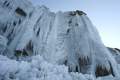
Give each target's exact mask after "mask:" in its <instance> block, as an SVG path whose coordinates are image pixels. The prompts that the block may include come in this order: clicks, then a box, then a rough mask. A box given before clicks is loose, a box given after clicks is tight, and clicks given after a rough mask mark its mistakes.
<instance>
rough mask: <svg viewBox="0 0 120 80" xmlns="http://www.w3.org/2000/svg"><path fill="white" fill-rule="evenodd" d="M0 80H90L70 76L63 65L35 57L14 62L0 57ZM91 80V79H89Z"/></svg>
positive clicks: (78, 76) (77, 75) (80, 76)
mask: <svg viewBox="0 0 120 80" xmlns="http://www.w3.org/2000/svg"><path fill="white" fill-rule="evenodd" d="M0 80H90V79H88V78H86V77H85V76H84V75H82V74H78V73H77V74H75V73H74V74H73V73H72V74H71V73H69V72H68V68H67V67H65V66H64V65H63V66H62V65H61V66H60V65H53V64H51V63H48V62H46V61H45V60H44V59H43V58H42V57H41V56H39V55H37V56H34V57H33V58H32V60H31V61H29V62H27V61H26V62H25V61H21V62H18V61H15V60H10V59H8V58H6V57H4V56H0ZM91 80H93V79H91Z"/></svg>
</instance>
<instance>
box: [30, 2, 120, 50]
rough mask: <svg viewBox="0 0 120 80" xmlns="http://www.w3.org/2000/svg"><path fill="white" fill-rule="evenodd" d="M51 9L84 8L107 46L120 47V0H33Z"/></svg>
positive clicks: (36, 3) (35, 3) (68, 9)
mask: <svg viewBox="0 0 120 80" xmlns="http://www.w3.org/2000/svg"><path fill="white" fill-rule="evenodd" d="M32 3H33V4H34V5H45V6H47V7H48V8H50V10H51V11H54V12H56V11H71V10H83V11H84V12H86V13H87V15H88V17H89V18H90V19H91V21H92V23H93V24H94V25H95V26H96V27H97V29H98V31H99V32H100V36H101V38H102V40H103V42H104V44H105V45H106V46H110V47H118V48H120V0H32Z"/></svg>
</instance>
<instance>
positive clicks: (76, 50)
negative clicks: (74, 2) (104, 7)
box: [0, 0, 120, 80]
mask: <svg viewBox="0 0 120 80" xmlns="http://www.w3.org/2000/svg"><path fill="white" fill-rule="evenodd" d="M0 14H1V15H0V54H1V56H0V68H1V69H0V70H3V71H2V72H3V73H0V79H1V80H2V79H3V78H5V79H6V80H7V79H8V77H9V78H10V76H11V75H12V78H13V77H14V76H17V77H16V79H15V80H28V79H29V77H28V76H32V78H31V80H38V79H37V78H36V77H35V76H37V75H38V74H39V67H42V66H44V67H45V69H43V70H45V72H47V71H46V70H47V69H49V68H47V67H46V66H48V65H49V66H52V67H51V68H50V70H51V69H52V68H55V69H56V70H55V72H53V73H52V72H51V71H49V70H48V72H49V73H48V74H46V73H45V74H44V75H43V74H42V73H40V74H41V75H40V74H39V75H38V77H41V78H39V79H43V80H49V79H52V78H53V80H54V79H55V80H56V79H58V78H57V76H59V78H60V79H58V80H78V79H79V77H80V78H82V76H83V79H85V80H89V79H87V78H86V77H84V76H85V75H83V74H87V75H89V76H90V75H92V76H94V77H99V76H108V75H111V76H113V77H117V78H118V77H119V73H120V72H119V71H118V69H119V66H118V62H119V59H118V58H119V57H116V55H112V53H113V50H111V49H109V48H106V47H105V45H104V44H103V43H102V41H101V39H100V36H99V33H98V31H97V30H96V28H95V27H94V25H93V24H92V22H91V21H90V19H89V18H88V17H87V14H86V13H84V12H83V11H79V10H76V11H68V12H61V11H59V12H57V13H54V12H51V11H50V10H49V9H48V8H47V7H45V6H40V7H39V6H37V7H34V6H33V5H32V4H31V3H30V2H29V1H27V0H0ZM117 52H118V53H117V54H119V50H117ZM115 53H116V52H115ZM113 54H114V53H113ZM2 55H4V56H7V57H9V58H10V59H14V60H10V59H8V58H7V57H5V58H2V57H3V56H2ZM39 55H40V56H39ZM32 56H38V58H39V57H43V60H42V61H44V62H45V63H44V62H43V63H44V64H43V65H42V64H41V63H36V64H35V63H32V62H31V61H32V60H34V58H33V57H32ZM15 59H16V60H17V61H16V60H15ZM23 60H24V61H23ZM37 61H41V60H37ZM32 64H33V65H35V66H34V67H33V68H34V69H31V67H32ZM40 64H41V65H40ZM7 65H10V66H9V67H8V66H7ZM39 65H40V66H39ZM45 65H46V66H45ZM55 65H57V66H58V67H57V68H56V66H55ZM61 65H64V66H66V67H65V69H64V68H63V69H64V70H65V73H64V72H61V71H64V70H61V69H62V67H61ZM4 66H7V67H5V68H4ZM21 66H23V67H25V69H24V68H22V67H21ZM37 66H39V67H37ZM54 66H55V67H54ZM12 67H14V68H15V69H14V70H12ZM36 67H37V68H36ZM67 67H68V70H67ZM2 68H3V69H2ZM4 69H5V70H4ZM59 69H60V73H62V74H60V75H59V71H58V73H57V72H56V71H57V70H59ZM52 70H53V69H52ZM6 71H8V72H6ZM16 71H20V72H19V73H18V72H16ZM53 71H54V70H53ZM0 72H1V71H0ZM50 72H51V73H50ZM69 72H71V73H69ZM74 72H78V73H74ZM33 73H35V74H34V75H32V74H33ZM43 73H44V71H43ZM81 73H82V74H81ZM24 74H26V75H24ZM57 74H58V75H57ZM70 74H71V75H70ZM45 76H47V77H45ZM51 76H52V77H51ZM60 76H61V77H60ZM71 76H72V77H71ZM43 77H44V78H46V79H44V78H43ZM17 78H18V79H17ZM72 78H74V79H72ZM83 79H81V80H83ZM99 79H100V78H99Z"/></svg>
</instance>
